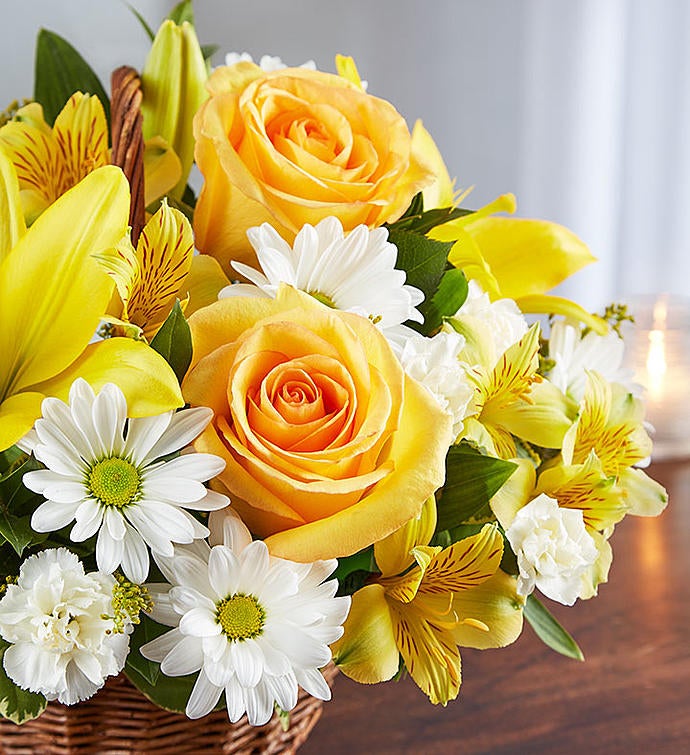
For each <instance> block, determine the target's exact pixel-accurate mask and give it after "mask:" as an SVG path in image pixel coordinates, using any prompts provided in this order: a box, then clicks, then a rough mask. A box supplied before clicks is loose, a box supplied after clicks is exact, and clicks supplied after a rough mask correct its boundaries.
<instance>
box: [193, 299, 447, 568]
mask: <svg viewBox="0 0 690 755" xmlns="http://www.w3.org/2000/svg"><path fill="white" fill-rule="evenodd" d="M189 324H190V326H191V329H192V338H193V345H194V359H195V362H194V363H193V365H192V369H191V370H190V372H189V374H188V375H187V377H186V379H185V381H184V383H183V386H182V392H183V395H184V398H185V400H186V401H188V402H189V403H191V404H192V405H204V406H210V407H211V408H212V409H213V411H214V414H215V418H214V421H213V422H212V423H211V425H210V426H209V427H208V428H207V429H206V431H205V432H204V433H203V434H202V435H201V437H200V438H199V439H198V440H197V441H196V443H195V446H196V448H197V450H199V451H204V452H208V453H214V454H217V455H219V456H222V457H223V458H224V459H225V461H226V463H227V465H226V467H225V470H224V471H223V472H222V473H221V474H220V475H219V477H218V478H217V480H219V481H220V483H221V484H222V486H224V487H225V488H227V492H228V493H229V495H230V498H231V501H232V505H233V506H234V507H235V508H236V509H237V511H238V512H239V513H240V515H241V516H242V518H243V519H244V521H245V522H246V523H247V525H248V526H249V528H250V529H251V530H252V531H253V532H255V533H256V534H258V535H260V536H261V537H264V538H266V542H267V544H268V546H269V548H270V550H271V552H272V553H274V554H275V555H278V556H282V557H284V558H289V559H293V560H296V561H314V560H316V559H322V558H331V557H338V556H347V555H350V554H352V553H355V552H357V551H358V550H361V549H362V548H365V547H366V546H368V545H370V544H371V543H373V542H376V541H378V540H380V539H381V538H383V537H385V536H386V535H388V534H390V533H391V532H393V531H394V530H395V529H397V528H398V527H400V526H401V525H402V524H404V523H405V522H407V521H408V520H409V519H411V518H412V517H413V516H416V515H417V514H419V512H420V510H421V508H422V506H423V504H424V501H425V500H426V498H427V497H428V496H429V495H432V494H433V493H434V491H435V490H436V489H437V488H438V487H440V486H441V485H442V484H443V481H444V473H445V455H446V451H447V449H448V446H449V444H450V442H451V421H450V419H449V417H448V416H447V415H446V414H445V413H444V412H442V411H441V409H440V408H439V406H438V404H437V403H436V401H435V400H434V399H433V398H432V397H431V395H430V394H429V393H428V392H427V391H426V389H424V388H423V387H422V386H421V385H419V384H418V383H416V382H415V381H414V380H412V379H411V378H408V377H407V376H406V375H405V374H404V373H403V371H402V369H401V367H400V364H399V363H398V361H397V359H396V357H395V355H394V354H393V352H392V351H391V349H390V347H389V346H388V342H387V341H386V340H385V338H384V337H383V336H382V335H381V333H380V332H379V331H378V330H377V329H376V328H375V327H374V326H373V325H372V324H371V322H369V320H367V319H366V318H364V317H360V316H359V315H354V314H349V313H346V312H340V311H337V310H333V309H329V308H328V307H325V306H324V305H322V304H320V303H319V302H317V301H316V300H315V299H313V298H312V297H311V296H308V295H307V294H303V293H301V292H299V291H296V290H295V289H292V288H290V287H288V286H283V287H281V289H280V290H279V292H278V296H277V298H276V299H268V298H266V299H262V298H258V297H257V298H249V297H247V298H242V297H232V298H229V299H223V300H221V301H218V302H216V303H214V304H212V305H210V306H208V307H205V308H203V309H201V310H199V311H198V312H195V313H194V314H193V315H192V316H191V317H190V319H189Z"/></svg>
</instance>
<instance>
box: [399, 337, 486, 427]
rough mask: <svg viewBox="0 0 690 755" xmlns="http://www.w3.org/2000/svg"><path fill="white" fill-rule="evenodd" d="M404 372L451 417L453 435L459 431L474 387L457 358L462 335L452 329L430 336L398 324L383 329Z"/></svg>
mask: <svg viewBox="0 0 690 755" xmlns="http://www.w3.org/2000/svg"><path fill="white" fill-rule="evenodd" d="M386 336H387V337H388V340H389V342H390V344H391V346H392V347H393V351H394V352H395V353H396V356H397V357H398V359H399V360H400V363H401V365H402V367H403V369H404V370H405V372H406V373H407V374H408V375H409V376H410V377H411V378H414V379H415V380H416V381H417V382H419V383H421V384H422V385H423V386H424V387H425V388H426V389H427V390H428V391H429V392H430V393H431V394H432V395H433V396H434V398H435V399H436V400H437V401H438V403H439V405H440V407H441V408H442V409H443V410H444V411H445V412H448V413H449V414H450V415H451V416H452V417H453V437H457V436H458V435H460V433H461V432H462V429H463V420H464V419H465V417H467V415H468V413H469V412H468V407H469V406H470V403H471V401H472V397H473V396H474V388H473V387H472V384H471V383H470V382H469V380H468V379H467V373H466V370H465V368H464V367H463V365H462V364H461V363H460V361H459V357H460V353H461V351H462V349H463V348H464V346H465V339H464V337H463V336H461V335H460V334H459V333H456V332H455V331H454V330H449V331H446V330H442V331H440V332H439V333H437V334H436V335H435V336H433V337H431V338H426V337H425V336H422V335H420V334H419V333H416V332H415V331H414V330H412V329H411V328H406V327H405V326H401V327H399V328H392V329H391V332H390V333H388V332H386Z"/></svg>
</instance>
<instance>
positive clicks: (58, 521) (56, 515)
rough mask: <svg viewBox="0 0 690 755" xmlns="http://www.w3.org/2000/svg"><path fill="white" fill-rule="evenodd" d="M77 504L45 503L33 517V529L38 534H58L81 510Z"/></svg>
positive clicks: (78, 503)
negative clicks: (78, 510)
mask: <svg viewBox="0 0 690 755" xmlns="http://www.w3.org/2000/svg"><path fill="white" fill-rule="evenodd" d="M79 505H80V502H77V503H55V502H54V501H45V503H42V504H41V505H40V506H39V507H38V508H37V509H36V511H34V513H33V514H32V515H31V527H32V529H34V530H35V531H36V532H57V530H61V529H62V528H63V527H66V526H67V525H68V524H69V523H70V522H71V521H72V520H73V519H74V515H75V513H76V511H77V509H78V508H79Z"/></svg>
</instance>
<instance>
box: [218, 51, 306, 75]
mask: <svg viewBox="0 0 690 755" xmlns="http://www.w3.org/2000/svg"><path fill="white" fill-rule="evenodd" d="M241 62H247V63H253V62H254V58H252V56H251V55H250V54H249V53H248V52H243V53H237V52H229V53H228V54H227V55H226V56H225V65H226V66H234V65H235V63H241ZM257 65H258V66H259V68H262V69H263V70H264V71H266V72H270V71H281V70H282V69H283V68H287V67H288V66H287V65H286V64H285V63H283V61H282V60H281V59H280V58H279V57H278V56H277V55H262V56H261V59H260V60H259V62H258V64H257ZM298 68H308V69H309V70H310V71H315V70H316V63H315V62H314V61H313V60H307V61H306V62H304V63H302V65H300V66H298Z"/></svg>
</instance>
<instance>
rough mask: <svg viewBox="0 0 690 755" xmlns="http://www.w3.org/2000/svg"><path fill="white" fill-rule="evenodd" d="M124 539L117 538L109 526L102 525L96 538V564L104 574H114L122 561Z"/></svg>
mask: <svg viewBox="0 0 690 755" xmlns="http://www.w3.org/2000/svg"><path fill="white" fill-rule="evenodd" d="M124 551H125V543H124V540H115V538H113V537H112V535H111V534H110V532H109V531H108V528H107V527H101V528H100V530H99V531H98V539H97V540H96V564H98V569H99V570H100V571H102V572H103V573H104V574H112V573H113V572H114V571H115V569H117V567H118V566H119V565H120V564H121V563H122V556H123V554H124Z"/></svg>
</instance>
